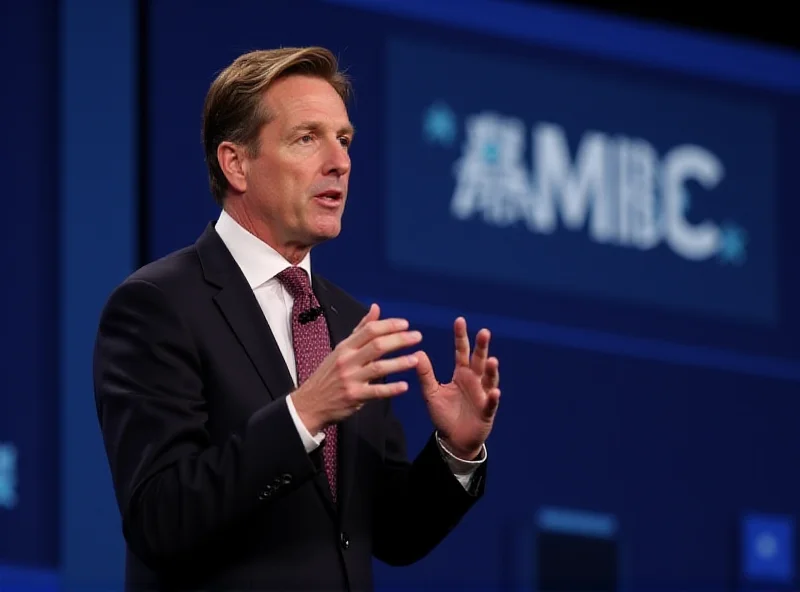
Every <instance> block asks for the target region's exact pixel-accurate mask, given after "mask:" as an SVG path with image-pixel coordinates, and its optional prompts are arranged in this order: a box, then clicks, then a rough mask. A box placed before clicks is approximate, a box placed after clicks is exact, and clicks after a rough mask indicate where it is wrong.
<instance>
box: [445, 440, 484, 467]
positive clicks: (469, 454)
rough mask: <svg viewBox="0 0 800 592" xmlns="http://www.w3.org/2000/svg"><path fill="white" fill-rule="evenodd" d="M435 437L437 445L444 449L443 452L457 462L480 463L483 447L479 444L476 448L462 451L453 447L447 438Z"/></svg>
mask: <svg viewBox="0 0 800 592" xmlns="http://www.w3.org/2000/svg"><path fill="white" fill-rule="evenodd" d="M436 437H437V438H438V440H439V444H441V446H442V447H443V448H444V449H445V451H447V452H449V453H450V454H451V455H452V456H453V457H455V458H456V459H457V460H460V461H463V462H480V460H481V457H482V456H483V454H484V452H483V451H484V445H483V444H481V445H480V446H479V447H478V448H476V449H474V450H472V449H469V450H467V449H462V448H459V447H458V446H454V445H453V443H452V442H450V441H449V440H448V439H447V438H445V437H442V436H441V435H439V434H437V435H436Z"/></svg>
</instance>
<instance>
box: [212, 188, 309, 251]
mask: <svg viewBox="0 0 800 592" xmlns="http://www.w3.org/2000/svg"><path fill="white" fill-rule="evenodd" d="M223 209H224V210H225V212H226V213H227V214H228V215H229V216H230V217H231V218H233V220H235V221H236V223H237V224H238V225H239V226H241V227H242V228H244V229H245V230H246V231H247V232H249V233H250V234H252V235H253V236H255V237H256V238H257V239H259V240H260V241H261V242H263V243H266V244H267V245H269V246H270V247H272V248H273V249H275V251H277V252H278V253H280V254H281V256H282V257H283V258H284V259H286V260H287V261H288V262H289V263H291V264H292V265H297V264H299V263H300V262H301V261H302V260H303V258H304V257H305V256H306V255H308V253H309V251H311V247H309V246H301V245H297V244H291V243H290V244H284V243H282V242H281V241H279V240H277V239H276V237H275V235H274V234H273V233H272V232H271V231H270V228H269V227H268V225H267V224H265V223H264V221H263V220H261V219H260V218H259V217H257V216H254V215H253V214H252V213H251V212H250V209H249V208H248V207H247V206H246V205H245V204H243V203H242V202H240V201H236V202H233V203H231V202H227V203H225V205H224V206H223Z"/></svg>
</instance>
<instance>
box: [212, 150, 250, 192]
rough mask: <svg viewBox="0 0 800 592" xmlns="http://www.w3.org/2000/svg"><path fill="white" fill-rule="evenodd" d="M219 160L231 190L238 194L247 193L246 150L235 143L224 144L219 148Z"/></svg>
mask: <svg viewBox="0 0 800 592" xmlns="http://www.w3.org/2000/svg"><path fill="white" fill-rule="evenodd" d="M217 160H218V161H219V166H220V168H221V169H222V172H223V174H224V175H225V178H226V179H228V184H229V185H230V187H231V189H233V190H234V191H236V192H237V193H244V192H245V191H247V175H246V172H247V170H246V169H247V163H246V161H245V148H244V147H243V146H238V145H236V144H234V143H233V142H222V143H220V145H219V146H217Z"/></svg>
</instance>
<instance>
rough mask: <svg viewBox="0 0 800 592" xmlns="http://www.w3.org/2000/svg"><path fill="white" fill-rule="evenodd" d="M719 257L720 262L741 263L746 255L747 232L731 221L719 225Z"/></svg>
mask: <svg viewBox="0 0 800 592" xmlns="http://www.w3.org/2000/svg"><path fill="white" fill-rule="evenodd" d="M721 231H722V232H721V235H720V248H719V259H720V261H721V262H722V263H732V264H734V265H742V264H743V263H744V262H745V259H746V257H747V249H746V247H745V245H746V244H747V232H746V231H745V230H744V229H743V228H741V227H740V226H738V225H737V224H734V223H732V222H726V223H725V224H723V225H722V227H721Z"/></svg>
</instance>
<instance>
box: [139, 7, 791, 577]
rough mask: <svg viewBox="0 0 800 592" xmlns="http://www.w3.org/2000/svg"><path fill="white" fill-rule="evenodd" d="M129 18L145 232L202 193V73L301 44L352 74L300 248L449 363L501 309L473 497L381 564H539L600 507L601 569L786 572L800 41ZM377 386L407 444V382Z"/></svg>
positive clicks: (414, 418) (492, 16)
mask: <svg viewBox="0 0 800 592" xmlns="http://www.w3.org/2000/svg"><path fill="white" fill-rule="evenodd" d="M448 6H450V8H448ZM242 15H247V18H242ZM448 22H450V23H451V24H449V25H448V24H447V23H448ZM149 26H150V30H151V37H150V39H149V43H150V45H149V48H150V52H151V59H152V68H151V70H150V75H149V78H148V84H149V89H150V97H149V99H150V102H149V105H148V110H149V113H150V114H151V120H150V122H149V127H148V130H149V134H150V142H151V143H150V146H149V152H148V154H149V160H148V162H147V166H148V170H149V174H148V178H149V182H150V185H149V187H148V191H147V198H148V204H149V206H148V207H149V212H150V218H149V220H148V223H149V228H150V243H149V248H150V257H151V258H155V257H158V256H161V255H164V254H166V253H168V252H169V251H171V250H173V249H176V248H179V247H181V246H183V245H185V244H187V243H189V242H191V241H193V240H194V239H195V238H196V237H197V235H198V234H199V233H200V232H201V231H202V230H203V228H204V226H205V225H206V224H207V222H208V221H209V220H211V219H213V218H214V217H216V215H217V210H216V207H215V206H214V204H213V202H212V200H211V198H210V196H209V192H208V189H207V186H206V171H205V167H204V163H203V157H202V149H201V144H200V114H201V110H202V102H203V98H204V94H205V92H206V90H207V88H208V85H209V84H210V82H211V80H212V79H213V77H214V75H215V73H216V72H217V71H218V70H219V69H221V68H223V67H224V66H225V65H227V64H228V63H229V62H230V61H231V60H232V59H233V58H234V57H235V56H236V55H238V54H239V53H241V52H244V51H247V50H250V49H255V48H265V47H277V46H280V45H284V46H286V45H305V44H321V45H325V46H328V47H330V48H332V49H333V50H334V51H335V52H336V53H337V54H338V55H339V56H340V58H341V60H342V63H343V65H344V66H345V67H347V68H348V70H349V73H350V74H351V75H352V77H353V80H354V83H355V87H356V94H355V100H354V102H353V104H352V105H351V117H352V119H353V121H354V123H355V125H356V127H357V128H358V130H359V132H358V136H357V138H356V141H355V143H354V145H353V148H352V157H353V172H352V181H351V183H352V189H351V194H350V198H349V202H348V209H347V212H346V214H345V222H344V229H343V233H342V236H341V237H340V238H338V239H337V240H335V241H334V242H332V243H330V244H328V245H325V246H323V247H320V248H319V249H318V250H317V251H315V253H314V265H315V267H316V269H317V270H318V271H320V272H322V273H324V274H326V275H327V276H329V277H330V278H332V279H333V280H334V281H337V282H338V283H340V284H341V285H342V286H343V287H345V288H346V289H347V290H349V291H350V292H351V293H353V294H354V295H356V296H357V297H359V298H361V299H363V300H364V301H365V302H367V301H370V300H372V299H375V300H377V301H378V302H380V303H382V304H383V305H384V311H385V313H386V314H391V315H395V314H396V315H405V316H408V317H409V318H410V319H411V320H412V322H413V323H414V324H415V325H417V326H418V327H420V328H421V329H422V330H423V332H424V335H425V346H426V348H428V350H429V352H430V353H431V355H432V356H433V360H434V363H435V365H436V368H437V371H438V372H440V373H442V374H447V373H448V372H449V371H450V370H451V368H452V353H451V350H452V345H451V343H452V338H451V323H452V321H453V319H454V318H455V316H456V315H457V314H465V315H466V316H467V319H468V321H469V323H470V328H471V329H472V330H476V329H477V328H478V327H479V326H481V325H487V326H489V327H490V328H492V329H493V330H494V333H495V341H494V348H495V353H496V354H497V355H498V356H500V360H501V368H502V371H503V386H504V391H503V392H504V395H503V397H504V398H503V403H502V405H501V409H500V414H499V417H498V423H497V427H496V430H495V432H494V435H493V437H492V439H491V441H490V443H489V456H490V458H491V462H492V469H491V474H490V477H489V481H488V489H487V495H486V498H485V500H483V501H482V502H481V504H480V505H479V506H478V507H477V508H476V510H475V512H473V513H472V514H471V515H470V516H469V517H468V518H467V519H466V520H465V522H464V523H463V524H462V525H461V526H460V527H459V529H458V530H457V531H456V532H455V533H454V534H453V536H451V537H450V538H449V539H448V540H447V542H445V543H444V544H443V545H442V546H441V547H440V548H438V549H437V550H436V551H435V552H434V553H433V554H432V555H431V556H430V557H428V558H427V559H426V560H424V561H422V562H421V563H420V564H418V565H416V566H414V567H411V568H406V569H391V568H388V567H385V566H379V567H378V568H377V576H378V578H379V581H380V582H381V584H383V585H384V586H386V587H391V586H394V585H400V584H402V585H403V586H412V585H413V586H414V587H415V589H416V587H419V586H423V585H425V584H428V585H431V586H432V587H433V588H436V589H445V588H451V587H457V586H462V587H465V588H471V589H474V588H476V587H479V588H482V587H486V588H489V587H493V586H495V585H497V584H498V583H500V582H505V583H506V584H508V585H518V586H521V587H522V588H523V589H524V588H526V586H527V589H532V588H531V586H533V585H534V582H539V584H540V585H544V583H545V582H546V581H547V578H555V577H557V574H555V575H554V574H551V573H550V572H548V571H547V565H553V561H550V560H548V559H547V558H548V557H553V556H554V555H553V553H555V554H556V556H558V553H561V555H560V556H561V557H569V556H570V553H574V554H575V553H577V550H578V549H579V548H580V545H582V544H588V543H587V541H591V540H592V539H593V537H594V538H599V539H604V540H605V543H603V544H606V547H602V548H603V549H604V550H602V551H597V552H596V553H592V555H593V556H597V557H600V556H603V557H606V556H607V557H608V559H607V560H603V561H605V564H603V565H600V563H603V562H602V561H600V562H599V563H598V565H597V566H594V567H592V568H591V569H593V570H595V571H597V573H598V574H600V573H601V572H603V570H605V572H603V573H606V572H607V575H608V574H612V575H613V578H615V580H614V581H617V582H618V583H619V585H620V586H623V587H626V588H627V589H631V587H634V586H638V589H644V587H645V586H654V585H668V584H671V585H676V586H682V587H683V588H684V589H695V590H697V589H712V588H713V587H716V588H719V587H720V586H722V585H733V584H734V583H736V582H738V581H739V580H740V578H745V580H746V577H745V576H747V574H750V576H752V578H756V579H753V580H752V581H753V582H757V581H758V580H757V578H758V577H759V573H762V572H759V568H758V567H756V568H753V567H752V562H753V561H755V563H756V564H758V566H761V568H763V569H762V571H763V573H766V574H767V576H768V575H769V574H773V575H775V577H778V578H780V577H783V579H784V580H787V578H788V580H791V579H792V578H791V577H790V576H788V575H787V572H786V571H785V570H784V571H781V569H783V568H781V567H780V565H782V564H781V561H784V559H785V558H787V557H789V555H790V554H791V551H790V549H791V548H792V547H791V544H792V543H791V537H789V536H788V534H787V533H788V532H789V531H791V532H792V533H793V526H792V527H791V528H789V529H788V530H787V525H790V524H792V522H791V521H792V520H793V518H792V517H793V516H794V515H796V514H797V512H798V511H800V502H798V500H800V478H798V477H797V475H796V473H795V472H794V471H792V470H791V466H792V465H793V462H794V461H793V459H796V458H797V457H798V454H800V441H799V440H798V438H797V436H796V429H795V427H794V426H795V423H796V421H795V418H796V417H798V416H799V415H800V400H798V398H797V397H796V392H797V387H798V381H799V380H800V359H798V353H800V351H798V348H797V345H798V344H797V339H796V338H793V337H792V336H793V335H797V334H798V328H800V326H799V324H798V323H799V322H800V317H799V316H798V313H799V312H800V310H799V309H798V305H797V302H800V299H798V297H797V296H798V283H797V281H796V279H795V277H796V274H794V273H793V271H792V269H793V266H792V265H791V260H792V259H791V253H793V252H796V250H797V249H798V248H799V247H800V245H799V244H798V238H797V235H796V234H793V233H792V232H791V231H792V224H793V222H792V221H793V219H794V218H795V217H796V214H797V208H798V205H797V202H796V200H793V199H792V196H793V195H796V194H797V191H798V190H800V186H799V185H798V181H797V176H796V175H795V174H794V171H793V170H792V162H793V160H794V159H796V158H797V157H798V155H799V154H798V140H797V138H798V137H800V125H799V124H800V121H799V120H798V115H797V114H798V106H800V100H798V90H800V86H798V81H797V79H796V72H797V71H798V69H797V68H798V66H800V59H797V58H796V57H793V56H786V55H779V54H777V53H771V52H768V51H762V50H761V49H759V48H747V47H744V46H731V45H728V46H724V45H722V44H721V43H717V42H715V41H713V40H705V39H701V38H697V37H690V36H688V35H684V34H681V33H678V32H664V31H659V30H651V31H648V30H647V29H645V28H636V27H631V26H630V25H628V24H625V23H623V22H611V21H600V20H598V19H596V18H587V17H585V16H578V15H570V14H567V13H564V12H559V11H555V10H551V9H546V8H539V7H535V6H522V5H512V4H507V3H497V2H480V1H469V2H460V3H453V4H452V5H451V4H450V3H436V2H416V1H406V0H398V1H397V2H390V1H383V2H378V1H373V2H370V1H360V2H356V1H353V2H320V1H311V0H304V1H297V2H294V3H292V4H291V5H283V6H281V7H275V6H270V7H269V8H267V7H266V5H264V4H262V3H260V2H256V1H253V0H238V1H236V2H234V3H233V4H231V5H230V6H229V7H228V9H226V10H219V8H218V6H217V5H215V4H214V3H203V4H198V3H196V2H185V1H176V2H169V3H156V2H152V3H151V17H150V22H149ZM211 39H213V42H209V40H211ZM793 76H794V77H793ZM397 409H398V412H399V414H400V415H401V417H402V418H403V420H404V423H405V426H406V428H407V433H408V437H409V440H410V442H411V449H412V451H416V450H418V448H419V446H420V445H421V443H422V441H423V440H424V438H425V437H426V436H427V434H428V433H429V430H430V423H429V420H428V418H427V415H426V413H425V409H424V406H423V404H422V402H421V401H420V397H419V393H418V391H417V390H413V391H412V392H410V393H409V394H408V395H406V396H405V397H403V398H402V399H401V400H399V401H398V403H397ZM761 513H763V514H768V515H772V514H775V515H777V517H776V518H773V519H772V521H771V522H770V520H769V519H764V520H766V521H764V520H762V521H761V522H759V519H760V518H759V517H758V516H755V517H754V518H752V519H754V520H756V521H755V522H752V520H751V517H750V514H756V515H759V514H761ZM542 516H544V517H545V518H542ZM745 523H746V524H749V525H750V526H751V527H750V528H749V529H748V528H746V527H745ZM597 524H601V525H606V526H604V527H602V528H599V529H598V528H596V527H595V526H596V525H597ZM609 524H613V528H609V527H607V525H609ZM752 524H756V525H757V527H756V528H755V529H754V528H753V527H752ZM593 525H594V526H593ZM758 525H760V526H758ZM765 525H767V526H765ZM781 529H783V530H781ZM559 533H560V534H561V535H564V536H565V537H566V540H567V542H566V543H563V542H560V541H561V539H560V538H559V536H558V535H559ZM748 533H749V534H748ZM753 533H755V534H753ZM782 533H783V534H782ZM748 536H749V538H747V537H748ZM548 537H550V538H548ZM570 537H572V538H570ZM572 539H574V540H572ZM570 540H571V541H572V542H570ZM765 541H766V542H765ZM740 543H741V544H740ZM559 545H562V546H561V547H559ZM570 545H571V546H570ZM770 545H772V546H770ZM773 547H774V548H775V549H777V550H776V551H775V552H773V553H771V552H769V549H772V548H773ZM589 548H592V547H591V545H589ZM559 549H560V550H559ZM563 549H567V551H564V550H563ZM569 549H573V551H569ZM597 549H600V547H597ZM765 549H766V551H765ZM604 553H605V555H604ZM548 554H549V555H548ZM746 557H750V558H751V559H752V561H751V562H750V563H748V561H746V560H745V558H746ZM793 562H794V558H793V557H792V565H793ZM764 565H766V567H764ZM748 566H750V567H748ZM575 569H578V568H575ZM748 570H749V571H748ZM770 570H771V571H770ZM551 571H552V570H551ZM573 571H574V570H573ZM776 574H777V575H776ZM781 574H782V575H781ZM598 577H600V576H599V575H598ZM608 577H612V576H608ZM745 580H742V581H745Z"/></svg>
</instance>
